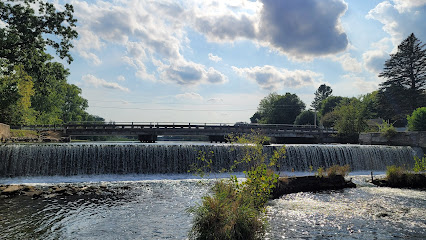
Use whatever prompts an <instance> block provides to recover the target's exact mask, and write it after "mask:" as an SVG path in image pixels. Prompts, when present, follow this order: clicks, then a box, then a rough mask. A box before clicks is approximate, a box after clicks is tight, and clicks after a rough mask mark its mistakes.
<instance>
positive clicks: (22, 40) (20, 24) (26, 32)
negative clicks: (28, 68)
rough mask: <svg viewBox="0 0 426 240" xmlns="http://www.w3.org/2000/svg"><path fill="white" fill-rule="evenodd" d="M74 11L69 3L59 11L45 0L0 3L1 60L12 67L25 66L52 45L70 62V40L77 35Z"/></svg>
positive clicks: (60, 55) (19, 0)
mask: <svg viewBox="0 0 426 240" xmlns="http://www.w3.org/2000/svg"><path fill="white" fill-rule="evenodd" d="M35 6H36V7H37V8H35ZM73 12H74V9H73V6H72V5H70V4H65V6H64V11H57V10H56V8H55V5H54V4H53V3H49V2H46V1H43V0H8V1H1V2H0V21H2V22H3V23H5V24H4V25H5V27H3V28H0V46H2V47H1V48H0V58H5V59H8V60H9V63H11V64H19V63H20V64H25V63H26V61H27V59H28V58H31V57H32V55H34V54H35V53H37V52H39V51H44V50H45V49H46V46H49V47H52V48H53V49H54V50H55V51H56V53H57V54H58V55H59V57H60V58H62V59H64V58H66V59H67V61H68V63H70V62H71V61H72V60H73V59H72V57H71V54H70V53H69V50H70V49H71V48H72V47H73V45H72V43H71V41H72V40H73V39H75V38H77V35H78V34H77V31H76V30H75V29H74V28H75V26H76V25H75V24H76V22H77V20H76V19H74V17H73ZM37 50H38V51H37Z"/></svg>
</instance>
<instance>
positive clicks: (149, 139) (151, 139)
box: [138, 135, 157, 143]
mask: <svg viewBox="0 0 426 240" xmlns="http://www.w3.org/2000/svg"><path fill="white" fill-rule="evenodd" d="M138 139H139V141H140V142H143V143H155V142H156V141H157V135H138Z"/></svg>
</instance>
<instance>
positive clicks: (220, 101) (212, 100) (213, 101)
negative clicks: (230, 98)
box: [207, 98, 223, 103]
mask: <svg viewBox="0 0 426 240" xmlns="http://www.w3.org/2000/svg"><path fill="white" fill-rule="evenodd" d="M207 102H209V103H223V98H210V99H209V100H207Z"/></svg>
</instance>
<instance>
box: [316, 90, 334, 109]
mask: <svg viewBox="0 0 426 240" xmlns="http://www.w3.org/2000/svg"><path fill="white" fill-rule="evenodd" d="M332 92H333V90H332V89H331V87H330V86H327V85H325V84H322V85H321V86H319V87H318V89H317V91H316V92H315V98H314V101H313V102H312V104H311V107H312V108H314V109H315V110H317V111H318V110H319V108H320V106H321V102H322V101H324V100H325V99H326V98H327V97H329V96H331V93H332Z"/></svg>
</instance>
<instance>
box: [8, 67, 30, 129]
mask: <svg viewBox="0 0 426 240" xmlns="http://www.w3.org/2000/svg"><path fill="white" fill-rule="evenodd" d="M0 81H1V83H0V95H1V97H0V122H4V123H6V124H12V125H25V124H33V123H35V114H36V111H35V110H34V109H32V108H31V97H32V96H33V95H34V89H33V82H32V81H31V77H30V76H29V75H28V74H27V73H26V72H25V71H24V70H23V67H22V66H21V65H18V66H15V68H14V71H13V72H12V73H11V74H10V75H3V76H2V77H1V78H0Z"/></svg>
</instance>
